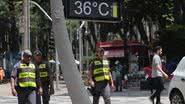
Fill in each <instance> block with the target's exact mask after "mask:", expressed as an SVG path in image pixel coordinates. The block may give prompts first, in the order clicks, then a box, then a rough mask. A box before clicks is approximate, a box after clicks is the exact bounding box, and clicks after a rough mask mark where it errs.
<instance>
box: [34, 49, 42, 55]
mask: <svg viewBox="0 0 185 104" xmlns="http://www.w3.org/2000/svg"><path fill="white" fill-rule="evenodd" d="M34 55H37V56H42V53H41V51H39V50H36V51H35V52H34Z"/></svg>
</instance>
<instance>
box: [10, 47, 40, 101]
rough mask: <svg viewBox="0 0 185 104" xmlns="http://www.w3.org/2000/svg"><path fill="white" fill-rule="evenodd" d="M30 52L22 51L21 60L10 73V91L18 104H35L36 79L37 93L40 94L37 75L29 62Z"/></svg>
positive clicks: (33, 66)
mask: <svg viewBox="0 0 185 104" xmlns="http://www.w3.org/2000/svg"><path fill="white" fill-rule="evenodd" d="M31 56H32V53H31V52H30V50H24V51H23V58H22V60H21V61H19V62H18V63H16V64H15V65H14V69H13V70H12V73H11V91H12V95H13V96H17V97H18V104H36V87H37V84H36V83H37V81H36V79H38V89H39V90H38V93H39V94H40V95H41V94H42V88H41V85H40V80H39V75H38V74H39V73H38V72H37V70H36V67H35V65H34V64H33V63H32V62H31Z"/></svg>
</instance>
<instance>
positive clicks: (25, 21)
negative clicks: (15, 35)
mask: <svg viewBox="0 0 185 104" xmlns="http://www.w3.org/2000/svg"><path fill="white" fill-rule="evenodd" d="M16 3H19V4H21V3H23V16H22V18H20V22H21V23H20V32H21V33H24V37H23V44H24V46H23V49H30V3H32V4H34V5H35V6H37V7H38V8H39V9H40V10H41V11H42V12H43V13H44V15H45V16H46V17H47V18H48V19H49V20H50V21H52V18H51V17H50V16H49V15H48V14H47V12H46V11H45V10H44V9H43V8H42V7H41V6H40V5H39V4H38V3H36V2H35V1H30V0H23V2H22V1H19V2H16Z"/></svg>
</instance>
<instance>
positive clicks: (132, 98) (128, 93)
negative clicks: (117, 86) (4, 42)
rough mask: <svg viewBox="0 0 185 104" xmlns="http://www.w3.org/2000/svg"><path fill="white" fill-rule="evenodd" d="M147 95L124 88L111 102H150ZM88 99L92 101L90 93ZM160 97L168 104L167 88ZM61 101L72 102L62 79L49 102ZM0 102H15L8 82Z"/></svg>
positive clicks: (1, 89)
mask: <svg viewBox="0 0 185 104" xmlns="http://www.w3.org/2000/svg"><path fill="white" fill-rule="evenodd" d="M55 85H56V83H55ZM55 88H56V86H55ZM166 88H167V87H166ZM89 95H90V94H89ZM149 96H150V91H141V90H139V89H124V90H123V91H122V92H113V93H112V96H111V99H112V100H111V101H112V103H113V104H136V103H137V104H151V102H150V101H149ZM90 99H91V101H92V96H91V95H90ZM161 99H162V102H163V104H169V99H168V96H167V90H164V91H163V92H162V98H161ZM61 102H62V103H63V104H72V102H71V99H70V97H69V94H68V91H67V88H66V85H65V82H64V81H60V82H59V90H56V89H55V94H54V95H53V96H51V101H50V103H51V104H61ZM0 104H17V98H16V97H14V96H12V95H11V88H10V83H8V84H1V85H0ZM100 104H104V103H103V99H102V97H101V99H100Z"/></svg>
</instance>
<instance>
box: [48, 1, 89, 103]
mask: <svg viewBox="0 0 185 104" xmlns="http://www.w3.org/2000/svg"><path fill="white" fill-rule="evenodd" d="M50 2H51V14H52V20H53V21H52V26H53V30H54V36H55V44H56V48H57V52H58V59H59V61H60V64H61V66H62V72H63V75H64V80H65V82H66V85H67V89H68V92H69V95H70V97H71V100H72V104H90V99H89V96H88V93H87V92H86V89H85V86H84V84H83V83H82V78H81V76H80V73H79V71H78V69H77V65H76V64H75V59H74V55H73V53H72V46H71V43H70V40H69V36H68V33H67V28H66V25H65V18H64V11H63V9H64V6H63V3H62V0H50Z"/></svg>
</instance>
